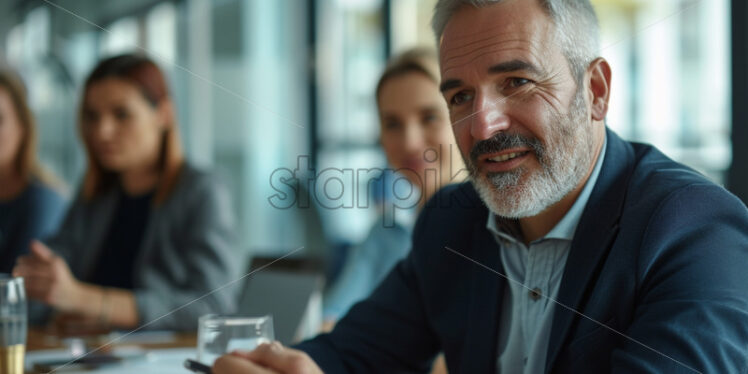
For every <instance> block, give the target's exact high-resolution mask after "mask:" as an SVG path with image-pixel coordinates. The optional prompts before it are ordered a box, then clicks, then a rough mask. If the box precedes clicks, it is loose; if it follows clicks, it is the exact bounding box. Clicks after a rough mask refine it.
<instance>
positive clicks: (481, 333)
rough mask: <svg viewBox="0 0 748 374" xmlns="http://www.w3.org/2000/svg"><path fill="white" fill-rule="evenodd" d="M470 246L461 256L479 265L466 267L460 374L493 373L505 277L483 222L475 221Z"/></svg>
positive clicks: (493, 243)
mask: <svg viewBox="0 0 748 374" xmlns="http://www.w3.org/2000/svg"><path fill="white" fill-rule="evenodd" d="M486 214H488V212H486ZM486 218H487V217H486ZM471 244H472V250H470V251H465V252H463V253H465V255H466V256H468V257H470V258H471V259H472V260H473V261H474V262H477V263H478V264H480V265H478V264H474V266H470V267H468V269H470V270H471V272H472V273H471V284H470V309H469V314H468V316H467V317H468V321H467V326H468V328H467V332H466V334H465V337H466V339H467V341H466V344H465V348H464V349H465V350H464V352H463V354H462V363H461V365H460V367H461V368H462V369H461V370H460V372H463V373H494V372H495V371H496V357H497V352H496V350H497V344H498V341H497V340H498V331H499V330H498V328H499V321H500V317H501V297H502V295H503V291H504V284H505V278H503V277H502V276H501V275H499V274H502V275H503V274H504V269H503V266H502V265H501V257H500V256H499V250H500V247H499V245H498V244H497V243H496V241H495V240H494V238H493V236H492V235H491V233H490V232H489V231H488V230H487V229H486V227H485V220H482V221H481V220H480V219H479V220H477V221H476V223H475V227H474V230H473V240H472V243H471ZM466 261H469V260H466ZM489 269H491V270H489ZM497 273H499V274H497Z"/></svg>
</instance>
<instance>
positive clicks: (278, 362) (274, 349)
mask: <svg viewBox="0 0 748 374" xmlns="http://www.w3.org/2000/svg"><path fill="white" fill-rule="evenodd" d="M247 358H249V359H250V360H252V361H254V362H255V363H257V364H260V365H262V366H265V367H268V368H271V369H274V370H277V371H279V372H281V373H317V372H320V371H319V369H318V368H317V364H315V363H314V361H312V359H311V358H310V357H309V356H307V354H306V353H304V352H302V351H297V350H295V349H290V348H285V347H283V346H282V345H281V344H280V343H279V342H272V343H270V344H260V345H259V346H258V347H257V349H255V350H254V351H252V352H249V353H248V354H247ZM320 373H321V372H320Z"/></svg>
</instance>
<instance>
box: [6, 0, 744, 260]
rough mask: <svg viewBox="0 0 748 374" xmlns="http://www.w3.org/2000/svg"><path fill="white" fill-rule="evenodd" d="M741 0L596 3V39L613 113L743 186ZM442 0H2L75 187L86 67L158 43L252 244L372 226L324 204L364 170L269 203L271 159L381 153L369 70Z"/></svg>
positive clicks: (631, 133)
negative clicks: (306, 197) (308, 196)
mask: <svg viewBox="0 0 748 374" xmlns="http://www.w3.org/2000/svg"><path fill="white" fill-rule="evenodd" d="M732 1H733V2H734V3H731V0H708V1H706V0H704V1H701V0H654V1H653V0H595V1H593V3H594V4H595V6H596V7H597V9H598V14H599V17H600V23H601V27H602V33H603V39H602V40H603V42H602V46H603V50H602V55H603V56H604V57H606V58H607V59H608V60H609V61H610V62H611V65H612V67H613V96H612V103H611V106H610V108H611V111H610V115H609V117H608V124H609V126H610V127H611V128H613V129H614V130H616V131H617V132H618V133H619V134H620V135H622V136H623V137H625V138H627V139H631V140H638V141H643V142H649V143H653V144H655V145H657V146H658V147H660V148H661V149H662V150H664V151H665V152H666V153H667V154H669V155H670V156H672V157H673V158H675V159H677V160H680V161H682V162H684V163H686V164H688V165H690V166H692V167H694V168H696V169H697V170H699V171H701V172H702V173H704V174H705V175H707V176H708V177H709V178H711V179H712V180H714V181H715V182H717V183H720V184H727V187H728V188H732V189H733V191H734V192H735V193H738V194H739V195H741V196H742V198H743V199H744V201H745V199H746V198H747V197H748V188H747V187H746V184H748V182H747V181H746V179H747V178H748V176H747V175H746V174H748V173H746V172H745V171H743V170H746V169H747V168H748V160H746V156H745V155H744V154H742V153H740V152H742V150H743V149H748V136H745V130H743V129H742V125H741V126H737V125H733V114H734V113H733V106H734V101H733V99H732V97H733V95H732V93H733V90H736V93H737V90H740V92H741V94H745V92H743V90H745V88H743V87H737V88H734V82H736V81H738V79H737V78H740V79H744V78H743V77H742V75H739V76H738V75H736V77H733V75H732V74H733V73H732V71H733V70H734V69H732V68H731V66H732V63H733V59H736V60H737V61H744V60H745V59H746V58H747V57H746V56H745V50H743V48H744V47H745V46H743V45H742V44H741V43H739V42H736V43H732V42H731V41H732V38H731V35H733V34H735V35H737V33H740V32H742V33H745V32H744V31H742V30H743V29H745V28H746V27H745V25H742V24H740V25H738V24H734V23H733V22H731V7H733V8H732V9H733V12H734V11H735V9H738V11H739V12H742V13H740V14H743V16H745V15H748V11H747V10H746V7H747V6H746V5H744V4H742V3H741V1H742V0H732ZM434 3H435V0H273V1H266V0H214V1H207V0H129V1H119V0H49V1H45V0H3V1H2V2H0V46H1V47H2V48H1V49H0V59H1V60H5V61H6V62H7V63H8V64H10V65H11V66H13V67H14V68H16V69H18V70H19V71H20V72H21V73H22V75H23V77H24V78H25V80H26V82H27V84H28V86H29V88H30V96H31V103H32V107H33V108H34V110H35V113H36V115H37V119H38V124H39V127H40V134H41V136H40V147H39V152H40V154H41V158H42V160H43V161H44V162H45V163H46V164H47V165H49V166H50V167H51V168H52V169H53V170H54V171H55V172H57V173H58V174H59V175H60V176H61V177H63V179H64V180H65V181H66V182H67V183H68V184H69V185H70V186H71V189H72V190H75V189H76V188H77V183H78V181H79V180H80V177H81V174H82V172H83V169H84V158H83V153H82V151H81V146H80V143H79V139H78V134H77V128H76V108H77V105H78V104H79V99H80V86H81V84H82V80H83V79H84V78H85V76H86V74H87V73H88V72H89V70H90V69H91V68H92V66H93V65H94V63H95V62H96V61H97V60H98V59H99V58H101V57H104V56H108V55H112V54H116V53H120V52H128V51H133V50H136V51H137V50H140V51H142V52H146V53H148V54H149V55H150V56H152V57H153V58H154V59H156V60H157V61H158V62H159V63H160V65H161V66H162V67H163V68H164V70H165V71H166V72H168V74H169V77H170V83H171V86H172V92H173V95H174V97H175V99H176V104H177V108H178V113H179V122H180V127H181V135H182V139H183V142H184V144H185V146H186V150H187V153H188V157H189V158H190V159H191V160H192V161H193V162H194V163H196V164H198V165H201V166H204V167H208V168H211V169H213V170H215V171H217V172H218V173H219V174H220V175H221V176H222V177H223V178H224V180H225V181H227V182H228V184H229V186H230V188H231V190H232V192H233V195H234V196H233V197H234V202H235V209H236V212H235V213H236V214H237V215H238V217H239V220H240V224H241V233H242V242H243V245H242V246H243V248H245V249H246V250H247V251H252V252H253V253H260V254H282V253H283V252H284V251H289V250H292V249H295V248H298V247H300V246H302V245H305V246H307V249H306V251H307V252H314V251H326V250H328V248H333V247H341V246H342V247H345V245H346V243H354V242H358V241H360V240H362V239H363V236H364V235H365V234H366V232H367V231H368V228H369V227H370V226H371V224H372V222H373V220H374V219H376V216H377V212H376V209H375V208H373V207H369V208H359V207H356V206H354V207H353V208H350V207H348V206H347V205H346V204H343V205H344V206H343V207H339V208H336V209H332V208H330V207H337V206H338V205H340V204H337V203H336V202H339V201H350V199H353V198H360V196H357V195H355V194H356V190H358V189H359V188H358V187H360V186H363V189H362V190H363V191H367V190H368V182H369V181H368V179H366V178H355V180H354V181H352V182H350V183H349V181H348V180H346V181H343V182H342V183H338V184H337V185H336V184H335V183H333V184H331V185H329V186H327V187H326V188H327V189H328V190H327V191H328V195H331V196H332V199H333V200H335V201H332V202H329V201H328V203H327V204H326V203H325V202H324V201H322V202H317V203H316V204H315V203H314V202H312V204H310V207H309V208H308V209H307V208H304V207H299V206H298V205H299V204H295V206H294V207H291V208H289V209H279V208H278V207H274V206H273V205H272V204H271V203H270V201H269V198H270V197H271V196H272V195H274V194H276V193H277V192H276V191H275V190H274V189H273V188H272V187H271V184H270V178H271V175H272V173H273V171H274V170H276V169H282V168H286V169H290V170H293V169H296V168H297V166H298V165H299V163H300V162H299V161H300V160H301V161H302V162H301V163H300V164H301V167H302V169H305V168H306V164H305V163H304V161H306V160H308V162H309V165H311V167H315V168H316V170H317V171H321V170H323V169H326V168H334V169H346V168H351V169H354V170H356V169H371V168H376V167H385V159H384V156H383V154H382V152H381V151H380V150H379V147H378V144H377V137H378V119H377V114H376V108H375V100H374V96H373V92H374V86H375V84H376V81H377V78H378V75H379V73H380V72H381V70H382V68H383V67H384V63H385V61H386V59H387V57H388V56H389V55H391V54H393V53H397V52H398V51H401V50H403V49H405V48H408V47H412V46H414V45H433V43H434V41H433V37H432V34H431V31H430V27H429V21H430V17H431V11H432V7H433V5H434ZM734 17H735V18H737V17H738V15H734ZM743 19H744V18H743ZM736 30H737V31H736ZM742 40H745V39H742ZM734 46H735V47H734ZM735 48H740V49H741V50H739V51H738V50H735ZM741 59H742V60H741ZM738 66H741V65H738ZM745 66H747V65H746V64H743V65H742V67H740V69H744V68H745ZM735 74H742V72H740V73H737V72H736V73H735ZM743 97H744V96H743ZM735 109H736V110H735V113H738V114H739V115H740V116H741V118H736V119H735V121H736V123H744V120H745V119H746V118H745V116H746V114H745V113H743V112H742V111H741V110H742V108H735ZM738 121H739V122H738ZM736 129H737V130H736ZM741 131H742V134H743V136H742V137H739V136H737V135H738V134H739V133H740V132H741ZM733 149H735V150H736V151H735V152H733ZM299 156H307V157H308V158H302V159H299ZM738 156H739V157H738ZM351 183H353V184H354V185H355V186H354V185H351ZM311 192H312V196H314V187H312V191H311ZM338 195H339V196H338ZM336 198H337V200H336ZM312 200H314V199H312Z"/></svg>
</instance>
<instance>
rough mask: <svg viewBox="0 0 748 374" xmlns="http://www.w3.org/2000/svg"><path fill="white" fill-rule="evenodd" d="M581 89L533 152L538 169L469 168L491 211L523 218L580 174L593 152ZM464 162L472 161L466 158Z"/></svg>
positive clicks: (569, 187) (573, 183)
mask: <svg viewBox="0 0 748 374" xmlns="http://www.w3.org/2000/svg"><path fill="white" fill-rule="evenodd" d="M587 121H588V117H587V110H586V108H585V102H584V99H583V96H582V94H581V92H578V93H577V94H576V95H575V98H574V101H573V102H572V104H571V105H570V107H569V113H568V115H566V116H564V115H561V114H559V115H558V116H557V124H558V127H556V128H557V131H555V132H554V133H553V134H551V136H550V137H549V139H548V141H547V144H545V145H544V146H543V152H542V154H538V153H537V152H536V154H535V156H536V157H537V158H538V162H539V163H540V166H541V170H539V171H534V172H528V170H526V168H523V167H520V168H517V169H516V170H512V171H510V172H503V173H493V174H487V175H480V174H478V173H476V172H475V167H474V166H469V168H470V169H471V180H472V182H473V185H474V186H475V188H476V190H477V191H478V194H479V195H480V197H481V199H482V200H483V202H484V203H485V204H486V206H488V208H489V209H490V210H491V212H492V213H493V214H496V215H498V216H500V217H505V218H513V219H516V218H524V217H532V216H535V215H538V214H540V213H541V212H543V211H545V210H546V209H548V208H549V207H550V206H552V205H553V204H555V203H557V202H559V201H561V200H562V199H563V198H564V197H565V196H566V195H568V194H569V193H570V192H571V191H572V190H574V188H575V187H576V186H577V185H578V184H579V183H580V181H581V180H582V178H584V177H585V176H586V174H587V172H588V170H589V168H590V166H591V162H592V158H593V157H592V156H593V147H594V144H593V141H592V136H593V134H592V128H591V126H589V125H588V123H587ZM466 164H468V165H472V162H470V160H466Z"/></svg>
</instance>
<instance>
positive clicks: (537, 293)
mask: <svg viewBox="0 0 748 374" xmlns="http://www.w3.org/2000/svg"><path fill="white" fill-rule="evenodd" d="M541 295H542V292H541V290H540V288H538V287H535V288H533V289H532V290H530V298H531V299H532V301H538V299H540V296H541Z"/></svg>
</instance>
